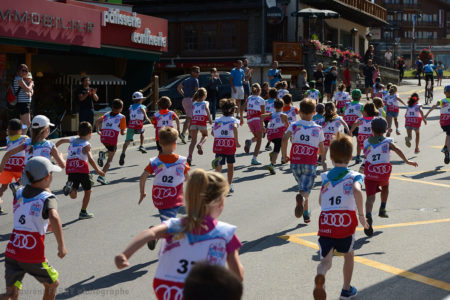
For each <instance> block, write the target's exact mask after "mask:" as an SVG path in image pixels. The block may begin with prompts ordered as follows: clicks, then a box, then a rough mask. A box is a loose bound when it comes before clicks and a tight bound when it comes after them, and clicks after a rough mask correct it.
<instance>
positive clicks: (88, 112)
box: [77, 76, 98, 125]
mask: <svg viewBox="0 0 450 300" xmlns="http://www.w3.org/2000/svg"><path fill="white" fill-rule="evenodd" d="M81 84H82V86H81V87H80V88H79V89H78V92H77V94H78V113H79V114H78V120H79V122H80V123H81V122H84V121H86V122H89V123H90V124H91V125H93V124H94V101H95V102H97V101H98V96H97V89H96V88H91V87H90V84H91V79H90V78H89V76H83V77H81Z"/></svg>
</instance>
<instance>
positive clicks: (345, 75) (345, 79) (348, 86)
mask: <svg viewBox="0 0 450 300" xmlns="http://www.w3.org/2000/svg"><path fill="white" fill-rule="evenodd" d="M342 82H344V84H345V90H346V91H347V93H349V92H350V89H351V87H352V84H351V74H350V67H349V65H348V63H346V64H345V70H344V72H343V73H342Z"/></svg>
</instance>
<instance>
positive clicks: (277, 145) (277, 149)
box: [271, 138, 283, 153]
mask: <svg viewBox="0 0 450 300" xmlns="http://www.w3.org/2000/svg"><path fill="white" fill-rule="evenodd" d="M282 141H283V139H281V138H278V139H273V140H271V142H272V143H273V145H274V146H273V152H274V153H280V150H281V142H282Z"/></svg>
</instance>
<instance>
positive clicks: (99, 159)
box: [97, 151, 105, 168]
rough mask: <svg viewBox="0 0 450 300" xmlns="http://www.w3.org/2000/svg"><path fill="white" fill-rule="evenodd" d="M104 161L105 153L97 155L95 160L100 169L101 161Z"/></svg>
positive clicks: (101, 152)
mask: <svg viewBox="0 0 450 300" xmlns="http://www.w3.org/2000/svg"><path fill="white" fill-rule="evenodd" d="M104 159H105V152H104V151H100V152H99V153H98V159H97V164H98V166H99V167H100V168H101V167H103V160H104Z"/></svg>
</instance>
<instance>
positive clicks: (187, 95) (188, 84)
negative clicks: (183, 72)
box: [177, 66, 200, 144]
mask: <svg viewBox="0 0 450 300" xmlns="http://www.w3.org/2000/svg"><path fill="white" fill-rule="evenodd" d="M199 74H200V67H197V66H194V67H192V68H191V76H189V77H188V78H186V79H185V80H183V81H182V82H181V83H180V84H179V85H178V87H177V90H178V92H179V93H180V94H181V95H182V96H183V102H182V104H183V108H184V111H185V112H186V121H184V125H183V131H182V132H181V133H180V138H181V141H182V142H183V143H184V144H186V140H185V138H184V135H185V133H186V131H187V130H188V128H189V124H190V123H191V120H192V96H194V94H195V92H196V91H197V90H198V87H199V84H198V75H199Z"/></svg>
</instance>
